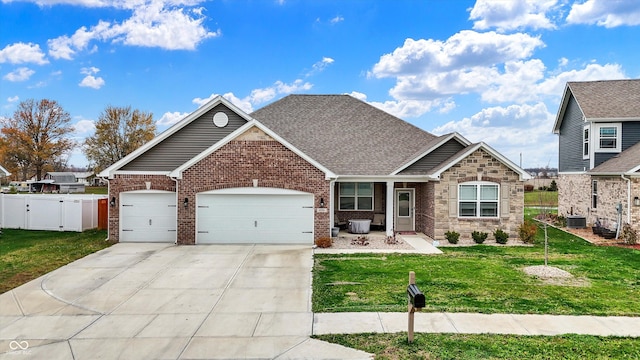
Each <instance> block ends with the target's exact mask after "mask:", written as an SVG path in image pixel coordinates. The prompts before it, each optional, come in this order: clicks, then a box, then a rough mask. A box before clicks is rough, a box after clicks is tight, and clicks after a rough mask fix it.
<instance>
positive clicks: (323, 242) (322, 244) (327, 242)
mask: <svg viewBox="0 0 640 360" xmlns="http://www.w3.org/2000/svg"><path fill="white" fill-rule="evenodd" d="M331 245H333V240H332V239H331V238H330V237H321V238H317V239H316V246H318V247H319V248H328V247H331Z"/></svg>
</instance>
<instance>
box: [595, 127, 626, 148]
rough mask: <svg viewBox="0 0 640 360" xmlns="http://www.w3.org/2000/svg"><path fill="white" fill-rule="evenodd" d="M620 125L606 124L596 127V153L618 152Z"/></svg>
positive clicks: (620, 145)
mask: <svg viewBox="0 0 640 360" xmlns="http://www.w3.org/2000/svg"><path fill="white" fill-rule="evenodd" d="M621 133H622V125H621V124H620V123H607V124H597V125H596V135H597V136H598V139H597V142H596V151H598V152H620V151H621V147H622V144H621V142H622V140H621Z"/></svg>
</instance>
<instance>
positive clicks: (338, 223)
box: [333, 212, 347, 229]
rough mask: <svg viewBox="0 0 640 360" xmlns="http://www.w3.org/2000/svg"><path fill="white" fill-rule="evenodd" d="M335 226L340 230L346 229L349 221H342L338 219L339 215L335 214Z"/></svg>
mask: <svg viewBox="0 0 640 360" xmlns="http://www.w3.org/2000/svg"><path fill="white" fill-rule="evenodd" d="M333 226H334V227H337V228H340V229H346V227H347V221H346V220H342V219H340V217H338V213H337V212H334V213H333Z"/></svg>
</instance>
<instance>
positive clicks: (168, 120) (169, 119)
mask: <svg viewBox="0 0 640 360" xmlns="http://www.w3.org/2000/svg"><path fill="white" fill-rule="evenodd" d="M187 115H189V113H183V112H179V111H174V112H166V113H164V114H163V115H162V117H161V118H160V120H158V121H156V125H157V126H171V125H173V124H175V123H177V122H178V121H180V120H182V119H183V118H184V117H185V116H187Z"/></svg>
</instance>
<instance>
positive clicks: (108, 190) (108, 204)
mask: <svg viewBox="0 0 640 360" xmlns="http://www.w3.org/2000/svg"><path fill="white" fill-rule="evenodd" d="M103 179H104V177H103ZM106 180H107V238H106V239H104V241H109V236H110V235H109V234H111V232H110V231H109V230H110V229H109V217H110V216H109V215H111V199H110V198H109V194H111V191H110V190H111V182H110V181H109V178H106ZM29 187H31V186H29ZM118 224H120V221H118Z"/></svg>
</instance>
